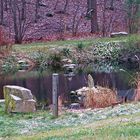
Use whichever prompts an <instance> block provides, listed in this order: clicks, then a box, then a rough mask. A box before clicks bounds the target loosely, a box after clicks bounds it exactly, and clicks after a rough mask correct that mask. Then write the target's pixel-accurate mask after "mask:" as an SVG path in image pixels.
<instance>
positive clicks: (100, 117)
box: [0, 103, 140, 140]
mask: <svg viewBox="0 0 140 140" xmlns="http://www.w3.org/2000/svg"><path fill="white" fill-rule="evenodd" d="M139 116H140V103H132V104H124V105H118V106H116V107H114V108H111V107H108V108H104V109H94V110H90V109H87V110H77V111H76V110H66V111H65V112H63V113H62V114H61V115H60V116H59V118H57V119H54V118H53V117H52V115H51V113H50V112H48V111H38V112H36V113H30V114H5V113H4V112H3V108H1V111H0V139H2V140H75V139H78V140H85V139H86V140H93V139H99V140H103V139H105V140H129V139H132V140H133V139H135V140H138V139H139V137H140V133H139V131H140V118H139Z"/></svg>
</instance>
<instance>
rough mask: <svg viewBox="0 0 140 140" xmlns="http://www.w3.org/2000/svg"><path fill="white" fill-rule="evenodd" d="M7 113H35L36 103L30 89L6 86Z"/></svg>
mask: <svg viewBox="0 0 140 140" xmlns="http://www.w3.org/2000/svg"><path fill="white" fill-rule="evenodd" d="M3 90H4V98H5V111H6V112H34V111H35V110H36V108H35V104H36V101H35V100H34V99H33V95H32V93H31V91H30V90H29V89H26V88H23V87H19V86H10V85H7V86H4V88H3Z"/></svg>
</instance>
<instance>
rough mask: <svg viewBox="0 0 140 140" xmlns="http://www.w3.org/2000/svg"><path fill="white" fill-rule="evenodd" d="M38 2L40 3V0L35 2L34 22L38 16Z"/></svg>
mask: <svg viewBox="0 0 140 140" xmlns="http://www.w3.org/2000/svg"><path fill="white" fill-rule="evenodd" d="M39 3H40V0H36V3H35V23H37V20H38V17H39V14H38V13H39V7H40V6H39Z"/></svg>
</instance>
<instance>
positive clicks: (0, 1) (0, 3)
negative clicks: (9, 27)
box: [0, 0, 4, 25]
mask: <svg viewBox="0 0 140 140" xmlns="http://www.w3.org/2000/svg"><path fill="white" fill-rule="evenodd" d="M3 11H4V1H3V0H0V25H3V20H4V13H3Z"/></svg>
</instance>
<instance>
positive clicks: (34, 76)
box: [0, 72, 134, 103]
mask: <svg viewBox="0 0 140 140" xmlns="http://www.w3.org/2000/svg"><path fill="white" fill-rule="evenodd" d="M87 75H88V74H85V73H83V74H76V75H75V76H74V77H72V79H69V78H67V77H66V76H64V75H63V74H60V75H59V95H64V97H65V98H67V97H68V94H69V92H70V91H72V90H77V89H79V88H81V87H83V86H87ZM91 75H92V76H93V78H94V82H95V85H100V86H107V87H110V88H112V89H117V90H118V96H120V97H122V96H126V95H127V96H128V98H130V99H132V97H133V93H134V90H133V89H132V86H131V84H130V77H129V75H127V74H125V73H103V72H102V73H92V74H91ZM4 85H18V86H23V87H25V88H28V89H30V90H31V91H32V93H33V94H34V95H35V97H36V98H37V99H38V100H40V101H46V100H47V101H48V102H49V103H51V98H52V96H51V95H52V75H51V74H47V72H42V73H39V72H28V73H27V72H18V73H16V74H14V75H10V76H0V98H3V91H2V88H3V86H4ZM128 93H129V95H128Z"/></svg>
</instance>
